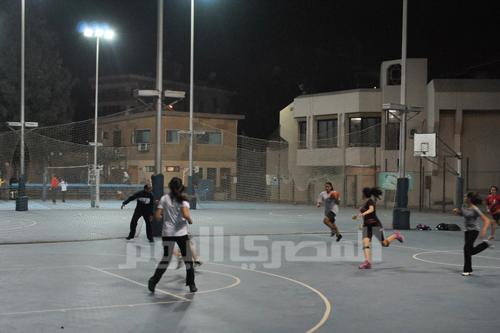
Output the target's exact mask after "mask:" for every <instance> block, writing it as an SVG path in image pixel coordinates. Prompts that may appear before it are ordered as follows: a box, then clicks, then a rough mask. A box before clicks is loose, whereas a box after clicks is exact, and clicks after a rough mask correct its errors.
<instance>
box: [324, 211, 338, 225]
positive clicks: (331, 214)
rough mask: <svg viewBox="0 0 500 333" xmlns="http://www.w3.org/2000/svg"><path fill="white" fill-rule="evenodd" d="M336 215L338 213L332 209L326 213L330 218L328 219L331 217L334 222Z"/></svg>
mask: <svg viewBox="0 0 500 333" xmlns="http://www.w3.org/2000/svg"><path fill="white" fill-rule="evenodd" d="M336 216H337V215H336V214H335V213H334V212H331V211H330V212H328V213H327V214H326V217H327V218H328V219H329V220H330V221H331V222H332V223H335V217H336Z"/></svg>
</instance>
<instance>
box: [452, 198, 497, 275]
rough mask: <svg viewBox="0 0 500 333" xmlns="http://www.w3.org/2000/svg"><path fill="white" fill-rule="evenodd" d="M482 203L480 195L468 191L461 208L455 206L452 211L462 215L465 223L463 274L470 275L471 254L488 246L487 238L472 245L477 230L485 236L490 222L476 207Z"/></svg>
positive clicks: (477, 233) (482, 236)
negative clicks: (479, 219)
mask: <svg viewBox="0 0 500 333" xmlns="http://www.w3.org/2000/svg"><path fill="white" fill-rule="evenodd" d="M481 203H482V200H481V197H480V196H479V194H477V193H475V192H469V193H467V194H466V195H465V196H464V205H463V206H462V209H460V208H455V209H453V212H454V213H455V214H456V215H460V216H463V217H464V223H465V245H464V271H463V273H462V275H463V276H470V275H472V256H473V255H476V254H478V253H480V252H482V251H484V250H486V249H487V248H488V247H490V244H489V243H488V241H487V240H483V241H482V242H481V243H479V245H477V246H474V242H475V241H476V239H477V237H478V236H479V231H481V238H483V239H484V238H485V237H486V231H487V230H488V227H489V226H490V224H491V221H490V219H488V217H487V216H486V215H484V214H483V212H481V210H480V209H479V208H478V207H477V205H480V204H481ZM478 218H481V220H483V227H482V228H481V225H480V222H479V221H478Z"/></svg>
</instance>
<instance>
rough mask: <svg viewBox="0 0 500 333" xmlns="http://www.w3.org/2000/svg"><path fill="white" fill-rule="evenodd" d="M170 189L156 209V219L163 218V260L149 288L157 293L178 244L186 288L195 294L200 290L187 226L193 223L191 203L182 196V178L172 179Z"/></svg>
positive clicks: (149, 283)
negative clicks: (182, 258)
mask: <svg viewBox="0 0 500 333" xmlns="http://www.w3.org/2000/svg"><path fill="white" fill-rule="evenodd" d="M168 187H169V189H170V193H169V194H167V195H164V196H163V197H162V198H161V200H160V203H159V204H158V208H157V209H156V219H157V220H160V219H161V218H163V231H162V239H163V258H162V260H161V262H160V263H159V264H158V267H157V268H156V271H155V273H154V275H153V276H152V277H151V278H150V279H149V282H148V288H149V290H150V291H151V292H154V291H155V287H156V284H157V283H158V282H159V281H160V279H161V277H162V275H163V273H165V271H166V270H167V267H168V264H169V262H170V260H171V259H172V254H173V252H174V247H175V244H176V243H177V245H178V246H179V249H180V250H181V253H182V256H183V257H184V263H185V265H186V286H189V290H190V291H191V292H192V293H194V292H196V291H197V290H198V289H197V288H196V285H195V283H194V268H193V259H192V254H191V251H190V250H189V248H190V247H189V236H188V225H187V224H188V223H189V224H192V223H193V220H192V219H191V215H190V214H189V202H188V201H187V199H186V197H185V196H184V195H183V194H182V192H183V191H184V186H183V185H182V180H181V179H180V178H177V177H174V178H172V180H170V183H169V184H168Z"/></svg>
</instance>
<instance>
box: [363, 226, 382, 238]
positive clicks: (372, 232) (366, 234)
mask: <svg viewBox="0 0 500 333" xmlns="http://www.w3.org/2000/svg"><path fill="white" fill-rule="evenodd" d="M372 236H375V238H377V239H378V240H379V241H380V242H383V241H384V239H385V238H384V228H383V227H381V226H379V225H367V226H364V227H363V238H369V239H370V240H372Z"/></svg>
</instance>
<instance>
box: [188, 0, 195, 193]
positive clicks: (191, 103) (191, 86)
mask: <svg viewBox="0 0 500 333" xmlns="http://www.w3.org/2000/svg"><path fill="white" fill-rule="evenodd" d="M193 94H194V0H191V53H190V79H189V173H188V193H189V194H193V193H194V189H193V135H194V133H193V108H194V97H193Z"/></svg>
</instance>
